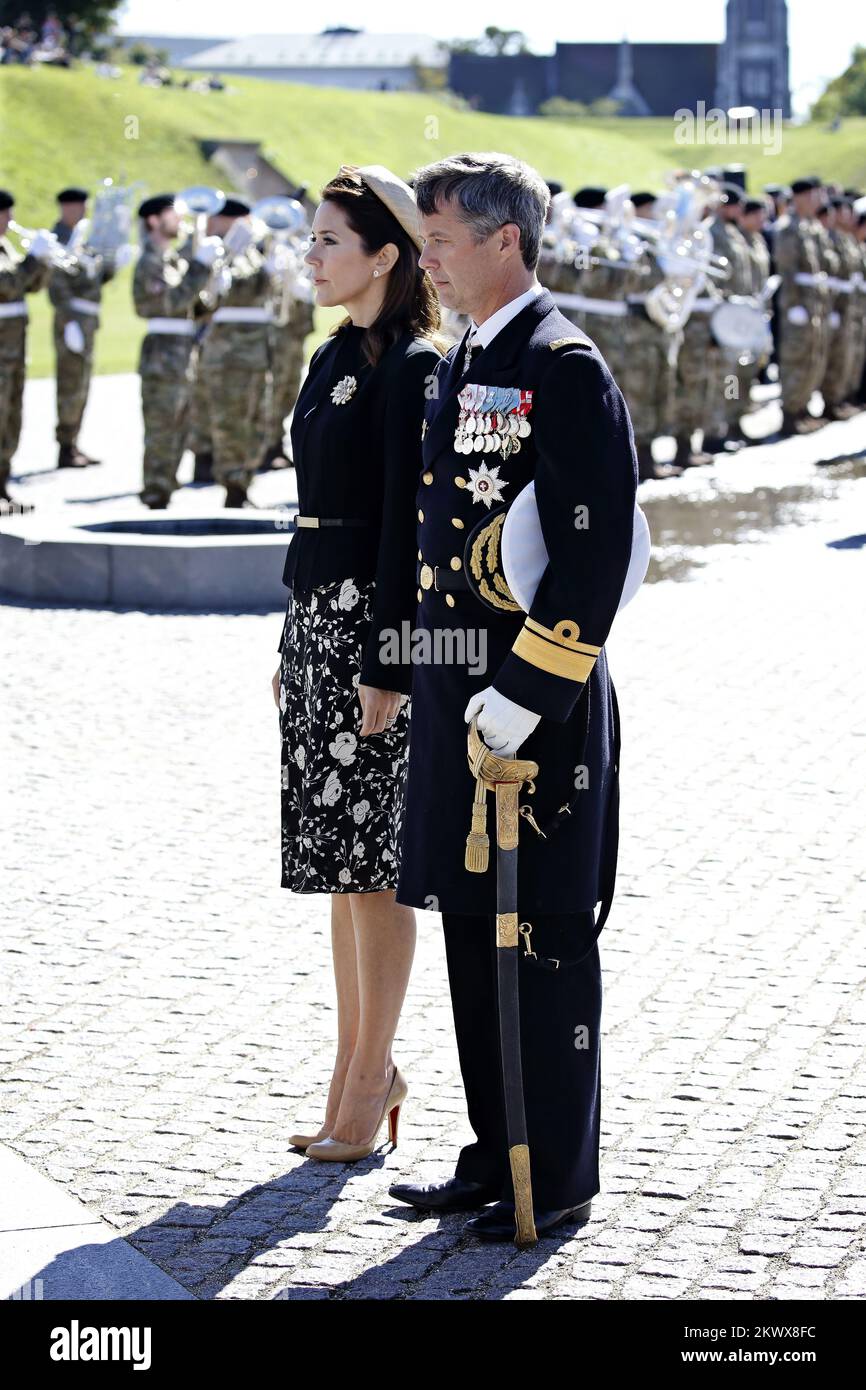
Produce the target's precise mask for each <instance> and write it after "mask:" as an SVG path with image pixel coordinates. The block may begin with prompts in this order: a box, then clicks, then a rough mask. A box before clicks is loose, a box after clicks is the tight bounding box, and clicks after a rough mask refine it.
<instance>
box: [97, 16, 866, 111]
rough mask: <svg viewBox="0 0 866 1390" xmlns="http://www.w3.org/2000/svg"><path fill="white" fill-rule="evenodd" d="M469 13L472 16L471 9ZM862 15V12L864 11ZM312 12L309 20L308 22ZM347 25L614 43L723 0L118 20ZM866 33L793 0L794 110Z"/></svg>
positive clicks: (220, 29)
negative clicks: (492, 27) (492, 28)
mask: <svg viewBox="0 0 866 1390" xmlns="http://www.w3.org/2000/svg"><path fill="white" fill-rule="evenodd" d="M470 14H471V15H472V18H469V16H470ZM858 15H860V19H858ZM305 21H306V22H305ZM334 24H347V25H351V26H352V27H353V28H358V29H367V30H368V31H371V32H379V33H383V34H405V33H417V34H431V35H432V36H433V37H434V38H440V39H452V38H457V37H459V38H471V37H473V36H474V35H477V34H480V33H481V32H482V31H483V29H484V26H485V25H486V24H496V25H498V26H499V28H501V29H520V30H522V32H523V33H524V34H526V37H527V40H528V42H529V46H530V48H531V49H532V50H533V51H534V52H536V53H549V52H551V51H552V49H553V46H554V44H555V42H556V40H557V39H560V40H563V41H571V42H575V41H580V40H582V41H584V42H586V43H593V42H595V43H601V42H611V41H612V40H616V39H621V38H622V37H623V35H625V36H626V37H628V38H629V39H631V40H632V41H633V42H634V43H640V42H649V41H651V40H652V41H655V42H664V41H670V42H680V43H684V42H704V43H713V42H716V43H717V42H718V41H719V40H720V39H721V38H722V37H723V36H724V30H725V0H697V3H696V4H691V5H687V4H684V3H683V0H655V3H648V0H606V3H604V4H602V5H590V4H587V3H585V0H584V3H583V4H574V3H572V4H571V5H567V6H563V5H561V4H551V3H548V4H546V5H530V4H527V3H526V0H496V4H495V5H491V6H490V8H489V9H488V10H487V12H486V13H485V11H484V10H483V9H475V8H474V7H473V8H472V9H470V7H469V6H467V4H466V0H437V3H436V4H435V5H429V4H428V5H414V6H413V5H409V4H406V3H405V0H334V3H333V4H331V3H328V4H327V5H326V6H324V7H320V6H315V7H314V6H310V7H308V8H307V9H306V10H305V8H304V7H303V6H300V5H299V6H297V7H295V6H291V7H289V6H287V5H285V4H277V3H275V0H244V3H243V5H238V4H237V0H207V2H206V3H205V0H185V3H184V4H178V3H177V0H126V4H125V5H124V6H123V9H122V10H121V12H120V22H119V28H120V30H121V32H122V33H127V34H189V35H192V36H198V35H202V36H206V35H214V36H217V37H225V38H235V37H241V36H248V35H251V34H279V33H318V32H320V31H321V30H322V29H324V28H326V27H329V26H331V25H334ZM864 41H866V40H864V24H863V22H862V10H861V8H860V5H859V4H857V3H855V2H854V0H788V42H789V45H790V50H791V89H792V96H793V102H794V109H795V111H800V112H804V111H805V110H806V109H807V108H808V105H809V103H810V101H812V100H814V98H815V97H816V96H817V95H818V93H819V92H820V90H821V88H822V86H823V84H824V82H825V81H826V80H827V79H828V78H830V77H835V76H836V74H837V73H839V72H841V71H842V70H843V68H845V67H846V66H847V63H848V59H849V57H850V54H851V50H852V49H853V47H854V45H855V44H856V43H858V42H860V43H862V42H864Z"/></svg>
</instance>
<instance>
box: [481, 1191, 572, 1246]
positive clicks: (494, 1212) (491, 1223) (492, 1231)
mask: <svg viewBox="0 0 866 1390" xmlns="http://www.w3.org/2000/svg"><path fill="white" fill-rule="evenodd" d="M591 1211H592V1201H591V1200H590V1201H589V1202H583V1203H582V1204H581V1205H580V1206H578V1207H563V1208H562V1209H561V1210H559V1211H535V1213H534V1217H535V1231H536V1234H537V1235H540V1236H543V1235H544V1234H545V1232H547V1231H553V1230H555V1229H556V1227H557V1226H564V1225H565V1224H566V1222H574V1223H578V1222H579V1223H581V1224H583V1223H584V1222H586V1221H588V1220H589V1216H590V1212H591ZM463 1231H464V1234H465V1235H467V1236H478V1238H479V1240H514V1237H515V1235H516V1234H517V1223H516V1222H515V1219H514V1203H513V1202H497V1203H496V1204H495V1206H492V1207H491V1208H490V1210H489V1211H482V1212H481V1213H480V1215H478V1216H473V1217H472V1218H471V1220H469V1221H467V1222H466V1224H465V1226H464V1227H463Z"/></svg>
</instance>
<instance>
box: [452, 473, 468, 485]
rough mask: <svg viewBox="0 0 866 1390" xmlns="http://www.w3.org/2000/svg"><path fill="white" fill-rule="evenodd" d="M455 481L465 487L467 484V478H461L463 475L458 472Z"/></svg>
mask: <svg viewBox="0 0 866 1390" xmlns="http://www.w3.org/2000/svg"><path fill="white" fill-rule="evenodd" d="M454 481H455V483H456V484H457V486H458V487H465V486H466V479H465V478H461V476H460V474H459V473H458V474H457V477H456V478H455V479H454Z"/></svg>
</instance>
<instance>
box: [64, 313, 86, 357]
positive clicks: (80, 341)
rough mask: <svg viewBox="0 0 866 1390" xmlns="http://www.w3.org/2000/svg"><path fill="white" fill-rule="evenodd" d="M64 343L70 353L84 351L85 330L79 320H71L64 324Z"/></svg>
mask: <svg viewBox="0 0 866 1390" xmlns="http://www.w3.org/2000/svg"><path fill="white" fill-rule="evenodd" d="M63 341H64V343H65V344H66V346H67V347H68V348H69V351H70V352H83V351H84V329H83V328H82V327H81V324H80V323H79V322H78V320H77V319H70V320H69V322H68V323H66V324H64V327H63Z"/></svg>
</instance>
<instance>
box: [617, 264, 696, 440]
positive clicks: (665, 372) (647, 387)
mask: <svg viewBox="0 0 866 1390" xmlns="http://www.w3.org/2000/svg"><path fill="white" fill-rule="evenodd" d="M621 273H623V274H625V275H626V276H627V278H628V295H629V298H630V300H631V303H632V305H634V306H635V308H634V309H633V310H632V312H630V313H629V315H628V317H627V318H625V319H621V320H620V323H621V324H622V325H623V328H622V333H623V339H622V341H623V350H622V351H621V352H620V354H619V355H620V363H619V376H617V382H618V385H619V388H620V390H621V391H622V393H623V395H624V396H625V400H626V405H627V406H628V410H629V414H630V416H631V423H632V429H633V430H634V440H635V444H636V445H637V447H638V449H639V450H640V449H642V448H643V446H644V445H646V446H649V445H651V444H652V442H653V440H654V439H657V438H658V437H659V435H662V434H668V433H670V429H671V415H672V411H673V386H674V373H675V370H676V357H677V350H678V348H679V346H680V342H681V338H680V335H678V334H674V333H669V332H667V330H666V329H664V328H660V327H659V325H658V324H657V323H655V322H654V320H653V319H651V318H650V317H649V315H648V314H647V312H646V310H645V309H644V308H643V307H642V304H643V301H645V299H646V296H647V294H648V293H649V291H650V290H652V289H654V288H655V287H656V285H659V284H661V282H662V281H663V280H664V274H663V272H662V270H661V269H660V267H659V265H658V262H657V261H656V258H655V256H654V255H652V254H651V253H648V252H647V253H645V254H644V256H643V257H642V258H641V260H640V261H639V262H638V263H637V264H636V265H635V267H634V271H633V272H621ZM615 375H616V374H615Z"/></svg>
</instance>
